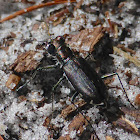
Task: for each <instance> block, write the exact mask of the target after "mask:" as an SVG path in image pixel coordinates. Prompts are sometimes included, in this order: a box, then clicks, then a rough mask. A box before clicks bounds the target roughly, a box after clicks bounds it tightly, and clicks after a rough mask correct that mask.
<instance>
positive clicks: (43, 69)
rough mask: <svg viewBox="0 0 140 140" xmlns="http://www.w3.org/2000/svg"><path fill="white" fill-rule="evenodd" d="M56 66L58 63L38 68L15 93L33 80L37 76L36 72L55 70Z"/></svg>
mask: <svg viewBox="0 0 140 140" xmlns="http://www.w3.org/2000/svg"><path fill="white" fill-rule="evenodd" d="M57 66H58V63H57V64H55V65H49V66H45V67H39V68H37V69H36V71H35V72H34V73H33V74H32V76H31V78H30V79H29V80H28V81H27V82H26V83H24V84H23V85H22V86H20V87H19V88H18V89H16V91H17V92H18V91H19V90H20V89H22V88H23V87H25V86H26V85H27V84H28V83H29V82H30V81H31V80H33V79H34V78H35V76H36V75H37V72H38V71H40V70H41V71H47V70H48V69H53V68H56V67H57Z"/></svg>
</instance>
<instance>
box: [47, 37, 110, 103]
mask: <svg viewBox="0 0 140 140" xmlns="http://www.w3.org/2000/svg"><path fill="white" fill-rule="evenodd" d="M46 50H47V52H48V53H50V54H52V55H55V56H56V57H57V59H58V61H59V63H60V64H61V65H62V69H63V71H64V73H65V75H66V77H67V79H68V80H69V81H70V83H71V84H72V86H73V87H74V88H75V90H76V91H77V93H81V94H82V95H83V98H84V99H85V100H86V101H90V100H93V102H94V103H101V102H102V101H104V100H106V94H107V90H106V86H105V84H104V83H103V81H102V79H101V78H100V77H99V76H98V74H97V73H96V71H95V70H94V69H91V67H90V66H89V65H88V64H87V62H86V61H85V60H84V59H82V58H76V57H75V56H74V55H73V53H72V51H71V50H70V48H69V47H67V45H66V43H65V39H64V38H63V37H62V36H58V37H57V38H56V39H54V41H53V42H50V43H48V44H47V45H46ZM74 98H75V96H74ZM74 98H73V100H74Z"/></svg>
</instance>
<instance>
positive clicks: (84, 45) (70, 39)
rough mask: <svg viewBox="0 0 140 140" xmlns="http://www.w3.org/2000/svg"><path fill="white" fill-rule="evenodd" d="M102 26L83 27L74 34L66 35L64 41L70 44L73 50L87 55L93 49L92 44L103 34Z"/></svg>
mask: <svg viewBox="0 0 140 140" xmlns="http://www.w3.org/2000/svg"><path fill="white" fill-rule="evenodd" d="M103 32H104V30H103V27H102V26H101V27H96V28H93V29H85V30H82V31H80V32H79V33H78V34H75V35H68V36H67V37H66V43H67V44H69V45H70V47H71V49H72V50H73V51H74V52H79V53H81V54H82V55H83V56H87V55H88V54H89V53H91V52H93V51H94V45H95V44H96V43H97V42H98V41H99V40H100V39H101V38H102V37H103V35H104V33H103Z"/></svg>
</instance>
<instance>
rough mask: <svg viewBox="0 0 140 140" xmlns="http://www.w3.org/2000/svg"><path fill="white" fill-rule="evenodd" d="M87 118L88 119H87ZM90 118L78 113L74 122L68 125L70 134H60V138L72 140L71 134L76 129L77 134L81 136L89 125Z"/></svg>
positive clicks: (61, 139)
mask: <svg viewBox="0 0 140 140" xmlns="http://www.w3.org/2000/svg"><path fill="white" fill-rule="evenodd" d="M85 118H86V119H85ZM87 120H88V121H89V120H90V118H89V117H87V116H85V117H84V116H83V115H82V114H80V113H79V114H78V115H77V116H76V117H74V119H73V120H72V122H71V123H70V124H69V126H68V134H66V135H65V136H60V137H59V139H58V140H72V138H71V136H70V134H71V133H72V131H76V135H77V136H80V135H81V134H82V132H83V131H84V129H85V127H86V126H87V125H88V121H87Z"/></svg>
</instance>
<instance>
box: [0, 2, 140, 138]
mask: <svg viewBox="0 0 140 140" xmlns="http://www.w3.org/2000/svg"><path fill="white" fill-rule="evenodd" d="M13 2H14V3H13ZM34 4H35V5H34ZM27 6H30V7H27ZM43 7H44V8H43ZM0 9H1V10H0V14H1V17H0V18H1V19H0V32H1V36H0V54H1V55H0V101H1V104H0V139H5V140H11V139H15V140H20V139H25V140H27V139H37V140H38V139H39V140H46V139H69V140H70V139H77V140H78V139H80V140H83V139H84V140H85V139H86V140H87V139H91V140H93V139H96V140H97V139H98V140H108V139H109V140H113V139H116V140H118V139H122V140H123V139H128V138H129V139H135V140H139V135H140V133H139V126H140V125H139V122H140V112H139V104H140V100H139V99H140V98H139V97H140V96H139V93H140V86H139V79H140V78H139V77H140V72H139V67H140V49H139V44H140V38H139V34H140V33H139V29H140V26H139V24H138V23H139V20H140V18H139V2H138V1H137V0H129V1H123V2H122V1H117V0H102V1H95V0H71V1H66V0H54V1H48V0H43V1H42V0H37V1H33V0H21V1H20V2H19V1H18V0H15V1H5V0H1V2H0ZM20 9H22V10H20ZM15 10H16V11H17V12H16V13H14V12H15ZM18 10H19V11H18ZM31 11H32V12H31ZM23 14H24V15H23ZM19 15H21V16H19ZM11 19H12V20H11ZM5 21H6V22H5ZM57 36H63V37H64V38H65V41H66V45H67V46H68V47H69V48H70V49H71V50H72V51H73V53H74V57H77V60H79V61H80V59H81V58H79V56H80V57H82V60H83V59H85V61H87V63H88V64H89V65H90V67H91V68H92V69H94V70H95V71H96V72H97V73H98V75H99V76H101V77H104V76H103V75H105V74H107V73H115V72H117V73H118V75H119V77H120V79H121V81H122V84H123V86H124V88H125V90H126V93H127V96H128V99H129V100H130V101H129V100H128V99H126V96H125V95H124V94H123V91H122V88H121V87H120V82H119V80H118V78H117V76H113V77H110V78H106V79H104V80H103V82H104V83H105V84H106V86H107V89H108V90H107V91H108V95H107V108H106V107H105V105H104V104H102V103H101V104H100V105H95V104H94V102H93V103H92V102H90V103H88V101H87V102H85V101H84V99H82V96H81V95H80V94H78V96H77V97H76V99H75V100H76V101H74V104H75V105H74V104H72V103H71V100H70V99H71V98H72V96H73V94H74V93H75V90H74V88H73V87H72V86H71V84H70V83H69V81H68V80H67V79H65V80H63V81H62V82H61V83H60V84H59V85H58V86H57V88H56V90H55V91H54V94H52V88H53V87H54V85H56V83H57V82H58V80H59V79H60V78H61V77H62V75H63V69H61V68H62V67H61V66H60V65H59V64H58V61H57V59H56V57H55V56H52V55H50V54H49V53H47V52H45V51H44V47H45V45H46V42H50V41H51V42H52V43H55V41H54V38H56V37H57ZM113 46H114V47H113ZM113 50H114V52H113ZM57 64H58V65H57ZM53 66H56V67H54V68H53ZM38 68H39V69H38ZM46 68H50V69H48V70H46ZM32 70H33V74H34V75H31V74H30V72H29V71H32ZM9 73H10V74H9ZM11 73H12V74H11ZM87 73H88V69H87ZM35 74H36V75H35ZM105 77H106V76H105ZM73 78H75V77H73ZM20 80H21V81H20ZM19 81H20V83H19ZM17 85H19V86H20V87H21V88H19V89H20V90H16V91H15V89H16V87H17ZM52 99H53V100H52ZM52 103H53V104H52ZM130 103H132V104H133V105H134V106H135V107H134V108H135V109H134V108H133V107H131V108H130ZM52 107H53V108H52ZM52 110H53V113H52Z"/></svg>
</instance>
